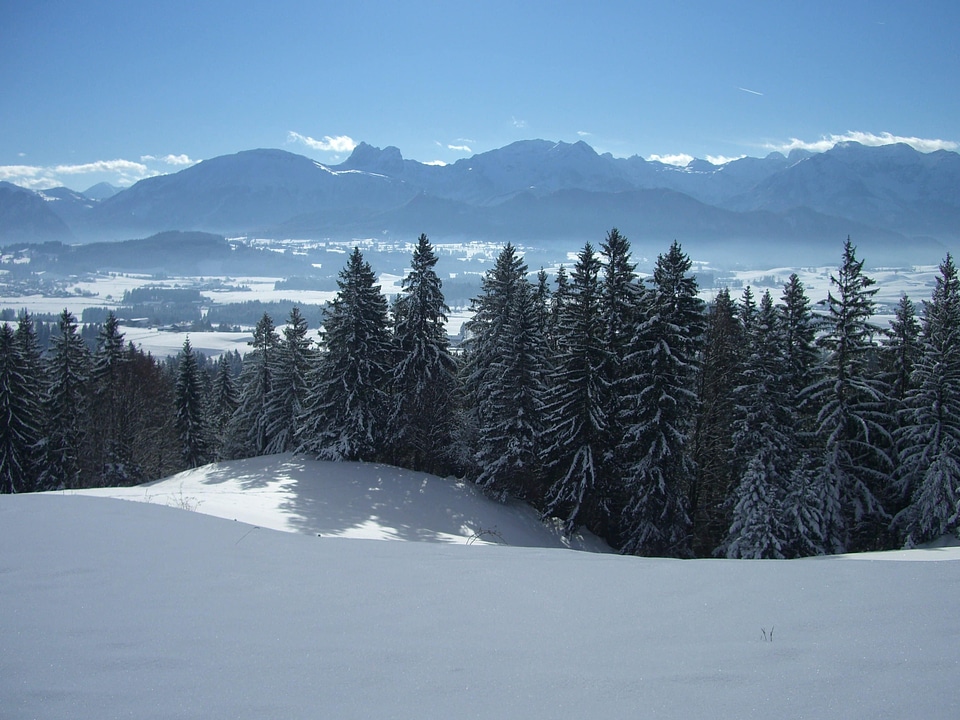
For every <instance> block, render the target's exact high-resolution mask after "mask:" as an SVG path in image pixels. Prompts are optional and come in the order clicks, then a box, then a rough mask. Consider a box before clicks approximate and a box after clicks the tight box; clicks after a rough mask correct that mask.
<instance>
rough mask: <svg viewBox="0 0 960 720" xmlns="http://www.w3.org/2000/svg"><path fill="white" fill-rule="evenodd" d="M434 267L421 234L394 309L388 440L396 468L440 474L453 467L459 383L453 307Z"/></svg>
mask: <svg viewBox="0 0 960 720" xmlns="http://www.w3.org/2000/svg"><path fill="white" fill-rule="evenodd" d="M436 264H437V256H436V254H435V253H434V251H433V246H432V245H431V244H430V241H429V240H428V239H427V236H426V235H423V234H421V235H420V237H419V239H418V240H417V247H416V248H415V249H414V251H413V260H412V268H411V270H410V272H409V273H408V274H407V276H406V278H404V279H403V281H402V283H401V287H402V291H401V293H400V295H399V297H398V298H397V301H396V304H395V306H394V333H393V341H394V348H395V353H396V356H395V364H394V366H393V373H392V378H391V388H392V391H393V396H392V401H391V410H390V416H389V420H388V428H389V430H388V433H387V435H388V437H387V441H388V444H389V446H390V447H391V453H390V457H391V460H392V462H393V463H394V464H396V465H400V466H401V467H407V468H411V469H413V470H425V471H429V472H435V473H441V474H442V473H445V472H447V471H448V470H449V469H450V467H451V463H452V458H451V457H450V448H451V445H452V442H453V436H454V423H455V413H454V411H455V405H454V403H455V401H456V395H457V382H458V380H457V364H456V361H455V360H454V358H453V356H452V355H451V354H450V343H449V340H448V339H447V329H446V321H447V313H448V312H449V308H448V307H447V304H446V301H445V300H444V297H443V289H442V283H441V281H440V278H439V277H438V276H437V273H436V270H435V269H434V268H435V266H436Z"/></svg>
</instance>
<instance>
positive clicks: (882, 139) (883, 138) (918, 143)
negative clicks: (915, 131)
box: [766, 131, 960, 153]
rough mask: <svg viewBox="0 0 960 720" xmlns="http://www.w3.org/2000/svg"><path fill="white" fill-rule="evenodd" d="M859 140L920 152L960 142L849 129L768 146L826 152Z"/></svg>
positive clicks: (943, 148)
mask: <svg viewBox="0 0 960 720" xmlns="http://www.w3.org/2000/svg"><path fill="white" fill-rule="evenodd" d="M841 142H858V143H860V144H861V145H870V146H872V147H879V146H880V145H892V144H894V143H904V144H906V145H909V146H910V147H912V148H913V149H914V150H918V151H920V152H933V151H934V150H957V149H958V148H960V144H958V143H956V142H954V141H952V140H938V139H937V140H934V139H928V138H918V137H905V136H902V135H893V134H892V133H888V132H884V133H880V134H879V135H876V134H874V133H868V132H860V131H849V132H846V133H844V134H842V135H824V136H823V137H821V138H820V139H819V140H814V141H812V142H808V141H804V140H799V139H798V138H791V139H790V141H789V142H786V143H780V144H776V143H768V144H767V145H766V147H767V148H768V149H770V150H779V151H780V152H784V153H788V152H790V151H791V150H810V151H812V152H824V151H826V150H829V149H830V148H832V147H833V146H834V145H836V144H837V143H841Z"/></svg>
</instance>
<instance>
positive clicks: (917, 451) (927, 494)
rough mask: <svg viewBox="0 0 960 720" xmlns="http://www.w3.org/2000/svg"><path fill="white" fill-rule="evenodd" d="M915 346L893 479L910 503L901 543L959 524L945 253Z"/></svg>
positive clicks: (956, 392)
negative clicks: (917, 354) (898, 463)
mask: <svg viewBox="0 0 960 720" xmlns="http://www.w3.org/2000/svg"><path fill="white" fill-rule="evenodd" d="M921 344H922V345H921V346H922V353H921V355H920V357H919V359H918V360H917V362H916V365H915V367H914V371H913V383H914V384H915V387H914V388H912V389H910V390H909V391H908V392H907V397H906V411H905V412H906V419H907V423H906V424H905V426H904V427H903V429H902V430H901V431H900V433H899V437H898V440H899V446H900V460H901V466H900V472H899V477H898V480H899V485H900V490H901V492H902V493H903V495H904V496H906V497H909V498H910V504H909V505H908V506H907V507H906V509H905V510H903V511H902V512H901V513H900V514H899V515H898V516H897V517H896V519H895V524H896V525H897V526H898V527H899V528H901V529H902V532H903V539H904V544H905V545H906V546H907V547H912V546H914V545H917V544H919V543H923V542H927V541H929V540H933V539H935V538H937V537H939V536H941V535H943V534H945V533H948V532H955V531H956V529H957V527H958V524H960V280H958V278H957V268H956V266H955V265H954V263H953V258H951V257H950V255H949V254H948V255H947V257H946V259H945V260H944V261H943V262H942V263H941V264H940V275H939V276H938V277H937V284H936V287H935V288H934V291H933V296H932V298H931V301H930V302H929V303H927V304H926V305H925V307H924V315H923V334H922V337H921Z"/></svg>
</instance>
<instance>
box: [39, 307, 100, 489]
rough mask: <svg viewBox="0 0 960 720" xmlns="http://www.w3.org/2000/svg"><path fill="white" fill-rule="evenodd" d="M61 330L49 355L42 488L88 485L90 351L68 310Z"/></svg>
mask: <svg viewBox="0 0 960 720" xmlns="http://www.w3.org/2000/svg"><path fill="white" fill-rule="evenodd" d="M59 328H60V332H59V334H57V335H55V336H54V337H53V338H52V344H53V348H52V352H51V353H50V355H49V356H48V358H47V362H46V373H47V380H48V383H47V391H46V396H45V397H44V403H43V404H44V408H45V417H46V420H47V423H48V424H47V427H46V430H45V432H46V465H45V467H44V470H43V473H42V476H41V479H40V489H42V490H56V489H60V488H78V487H84V478H83V470H84V468H83V466H82V463H81V457H82V455H81V454H82V452H83V447H84V443H85V442H86V435H87V432H88V430H89V428H90V409H89V403H88V398H89V383H90V366H91V360H90V352H89V351H88V350H87V346H86V344H85V343H84V342H83V338H82V337H80V334H79V332H78V331H77V320H76V318H75V317H74V316H73V314H72V313H70V312H69V311H68V310H66V309H65V310H64V311H63V312H62V313H60V321H59Z"/></svg>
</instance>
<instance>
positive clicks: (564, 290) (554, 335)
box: [547, 265, 570, 356]
mask: <svg viewBox="0 0 960 720" xmlns="http://www.w3.org/2000/svg"><path fill="white" fill-rule="evenodd" d="M554 283H555V285H556V287H555V288H554V290H553V295H552V296H551V298H550V323H549V325H548V332H547V343H548V345H549V348H550V352H551V354H552V355H554V356H556V354H557V352H558V351H559V350H560V347H561V346H562V345H563V332H562V330H561V324H562V323H561V318H562V317H563V315H564V312H565V308H566V306H567V304H568V303H569V302H570V279H569V277H568V276H567V269H566V268H565V267H564V266H563V265H561V266H560V267H559V268H558V269H557V277H556V279H555V280H554Z"/></svg>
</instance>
